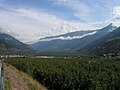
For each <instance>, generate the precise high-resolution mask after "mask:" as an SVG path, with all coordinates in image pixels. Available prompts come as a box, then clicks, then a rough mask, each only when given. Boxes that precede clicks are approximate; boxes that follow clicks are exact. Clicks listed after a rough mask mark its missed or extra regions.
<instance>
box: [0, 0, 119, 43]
mask: <svg viewBox="0 0 120 90" xmlns="http://www.w3.org/2000/svg"><path fill="white" fill-rule="evenodd" d="M119 22H120V0H0V30H1V32H5V33H8V34H10V35H12V36H14V37H16V38H17V39H18V40H20V41H22V42H25V43H26V42H33V41H37V40H39V39H40V38H44V37H47V36H55V35H60V34H65V33H68V32H74V31H80V30H95V29H99V28H102V27H105V26H107V25H108V24H110V23H114V24H115V25H120V23H119Z"/></svg>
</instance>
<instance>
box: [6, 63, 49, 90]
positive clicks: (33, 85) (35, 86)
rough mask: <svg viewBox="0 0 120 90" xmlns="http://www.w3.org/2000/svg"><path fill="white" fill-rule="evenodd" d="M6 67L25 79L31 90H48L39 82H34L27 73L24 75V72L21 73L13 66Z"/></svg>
mask: <svg viewBox="0 0 120 90" xmlns="http://www.w3.org/2000/svg"><path fill="white" fill-rule="evenodd" d="M6 67H8V68H10V69H12V70H13V71H14V72H15V73H16V74H17V75H18V76H20V77H21V79H23V80H24V81H25V82H26V83H27V85H28V87H29V88H30V90H47V88H45V87H44V86H43V85H41V84H40V83H39V82H37V81H36V80H34V79H33V78H32V77H31V76H29V75H28V74H26V73H23V72H21V71H19V70H18V69H16V68H15V67H13V66H12V65H6Z"/></svg>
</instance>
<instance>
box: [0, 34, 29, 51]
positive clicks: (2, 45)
mask: <svg viewBox="0 0 120 90" xmlns="http://www.w3.org/2000/svg"><path fill="white" fill-rule="evenodd" d="M11 48H16V49H21V50H27V49H30V46H28V45H26V44H24V43H22V42H20V41H18V40H17V39H15V38H14V37H12V36H10V35H8V34H5V33H0V49H11Z"/></svg>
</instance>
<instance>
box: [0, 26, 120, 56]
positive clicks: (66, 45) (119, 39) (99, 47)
mask: <svg viewBox="0 0 120 90" xmlns="http://www.w3.org/2000/svg"><path fill="white" fill-rule="evenodd" d="M119 46H120V27H117V26H114V25H113V24H109V25H108V26H106V27H104V28H101V29H97V30H81V31H76V32H70V33H66V34H62V35H57V36H51V37H45V38H40V39H39V41H38V42H37V43H33V44H31V45H28V44H25V43H23V42H21V41H19V40H17V39H16V38H15V37H13V36H11V35H9V34H7V33H3V32H0V49H19V50H31V49H34V50H39V51H57V52H59V51H67V52H82V53H83V52H84V53H85V52H87V53H93V54H99V55H100V54H104V53H113V52H116V53H117V52H119V51H120V47H119Z"/></svg>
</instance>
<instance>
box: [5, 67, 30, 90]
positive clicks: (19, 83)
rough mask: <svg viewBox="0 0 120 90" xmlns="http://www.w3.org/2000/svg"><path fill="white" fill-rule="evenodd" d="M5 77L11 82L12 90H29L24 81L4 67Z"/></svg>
mask: <svg viewBox="0 0 120 90" xmlns="http://www.w3.org/2000/svg"><path fill="white" fill-rule="evenodd" d="M5 75H6V77H8V78H9V79H10V81H11V82H12V90H30V89H29V88H28V86H27V84H26V83H25V81H24V80H22V78H21V77H20V76H19V75H18V74H17V73H16V72H15V71H13V70H12V69H11V68H9V67H5Z"/></svg>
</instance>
